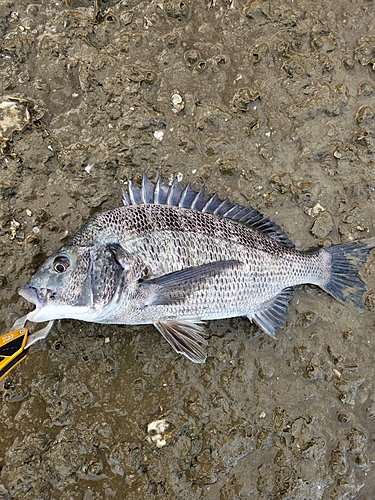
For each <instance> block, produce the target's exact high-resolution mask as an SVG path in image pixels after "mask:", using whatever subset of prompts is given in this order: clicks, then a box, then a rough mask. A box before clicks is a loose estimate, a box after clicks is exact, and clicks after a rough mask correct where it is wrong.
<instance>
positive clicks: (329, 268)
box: [20, 175, 369, 362]
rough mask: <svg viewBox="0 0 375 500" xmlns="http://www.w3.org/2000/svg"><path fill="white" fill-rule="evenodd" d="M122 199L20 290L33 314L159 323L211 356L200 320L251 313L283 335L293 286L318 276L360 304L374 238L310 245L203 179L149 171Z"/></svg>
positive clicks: (183, 343) (179, 342)
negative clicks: (194, 184)
mask: <svg viewBox="0 0 375 500" xmlns="http://www.w3.org/2000/svg"><path fill="white" fill-rule="evenodd" d="M123 200H124V205H125V206H123V207H120V208H116V209H113V210H110V211H108V212H104V213H101V214H97V215H95V216H94V217H93V218H92V219H90V220H89V221H88V222H87V223H86V224H85V225H84V226H83V227H82V228H81V229H80V230H79V231H78V232H77V233H76V234H75V235H74V236H73V237H72V238H71V240H70V241H69V242H68V243H66V244H65V245H63V247H61V248H60V249H59V250H58V251H57V252H56V253H55V254H54V255H53V256H52V257H51V258H50V259H48V261H47V262H46V263H45V264H44V265H43V266H42V267H41V269H40V270H39V271H38V272H37V273H36V274H35V275H34V276H33V278H32V279H31V281H30V283H29V285H28V286H27V287H24V288H23V289H21V290H20V294H21V295H23V296H24V297H25V298H26V299H27V300H29V301H30V302H33V303H34V304H35V305H36V306H37V307H36V309H35V310H34V311H32V312H31V313H29V316H28V318H29V319H30V320H31V321H47V320H53V319H59V318H76V319H81V320H85V321H91V322H96V323H111V324H150V323H151V324H154V325H155V326H156V328H157V329H158V330H159V331H160V332H161V333H162V335H163V336H164V337H165V338H166V340H167V341H168V342H169V343H170V344H171V345H172V347H173V348H174V349H175V350H176V351H177V352H180V353H182V354H184V355H185V356H187V357H188V358H189V359H191V360H192V361H194V362H203V361H204V360H205V358H206V354H205V351H204V347H203V346H204V345H205V340H204V338H203V337H202V336H201V333H202V327H201V324H200V323H201V322H202V321H205V320H212V319H219V318H230V317H236V316H247V317H248V318H249V319H250V320H251V321H254V322H256V323H257V324H258V325H259V326H260V328H261V329H262V330H263V331H264V332H265V333H267V334H269V335H271V336H275V332H276V330H277V329H278V328H280V327H282V326H283V325H284V324H285V321H286V315H287V306H288V303H289V301H290V299H291V297H292V294H293V288H292V287H293V286H296V285H299V284H303V283H311V284H315V285H318V286H320V287H321V288H323V289H324V290H326V291H327V292H328V293H330V294H331V295H333V296H335V297H336V298H337V299H339V300H341V301H343V302H344V301H349V302H352V303H354V304H355V305H356V306H359V307H361V297H362V295H363V293H364V291H365V285H364V283H363V282H362V281H361V279H360V278H359V277H358V269H359V268H360V267H361V265H362V264H363V263H364V262H365V260H366V257H367V255H368V251H369V246H368V245H367V244H365V243H360V242H358V243H348V244H343V245H335V246H332V247H329V248H325V249H320V250H316V251H313V252H309V253H303V252H299V251H297V250H295V249H294V248H293V244H292V243H291V242H290V241H289V239H288V238H287V237H286V235H285V234H284V233H283V232H282V231H281V229H280V227H279V226H277V225H276V224H274V223H273V222H272V221H270V220H269V219H268V218H267V217H264V216H262V215H261V214H260V213H259V212H257V211H256V210H254V209H253V208H251V207H243V206H241V205H235V204H232V203H231V202H230V201H229V200H221V199H220V198H219V197H218V196H217V195H214V196H212V197H210V196H209V195H208V194H207V193H206V191H205V190H204V188H202V189H201V190H200V191H199V192H195V191H193V190H192V189H191V188H190V186H189V185H188V186H187V187H186V188H185V189H182V187H181V185H180V184H179V183H178V182H177V181H176V180H175V181H174V183H173V184H172V185H168V184H166V183H165V182H164V181H163V180H162V179H161V178H159V180H158V182H157V183H156V184H153V183H151V182H150V181H149V180H148V179H147V177H146V176H145V175H144V176H143V184H142V187H137V186H136V185H134V184H133V183H132V182H130V181H129V195H127V194H126V193H124V198H123Z"/></svg>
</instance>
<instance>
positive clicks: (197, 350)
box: [154, 319, 207, 363]
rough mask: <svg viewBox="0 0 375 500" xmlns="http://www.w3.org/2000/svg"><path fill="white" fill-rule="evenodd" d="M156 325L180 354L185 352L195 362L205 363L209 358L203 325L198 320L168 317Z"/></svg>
mask: <svg viewBox="0 0 375 500" xmlns="http://www.w3.org/2000/svg"><path fill="white" fill-rule="evenodd" d="M154 326H155V327H156V328H157V329H158V330H159V332H160V333H161V334H162V335H163V337H164V338H165V340H166V341H167V342H168V343H169V344H170V345H171V346H172V347H173V349H174V350H175V351H176V352H178V353H179V354H183V355H184V356H186V357H187V358H188V359H190V361H193V363H204V362H205V361H206V358H207V354H206V351H205V350H204V348H203V347H202V345H203V346H206V345H207V341H206V340H205V339H204V338H203V337H202V335H201V333H202V332H203V328H202V326H201V325H200V324H199V323H197V322H196V321H188V320H177V319H176V320H175V319H168V320H164V321H157V322H155V323H154Z"/></svg>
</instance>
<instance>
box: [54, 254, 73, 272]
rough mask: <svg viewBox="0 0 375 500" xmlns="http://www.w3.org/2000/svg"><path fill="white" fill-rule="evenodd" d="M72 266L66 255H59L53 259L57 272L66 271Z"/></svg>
mask: <svg viewBox="0 0 375 500" xmlns="http://www.w3.org/2000/svg"><path fill="white" fill-rule="evenodd" d="M69 266H70V261H69V258H68V257H67V256H66V255H58V256H57V257H56V259H55V260H54V261H53V269H54V270H55V271H56V272H57V273H64V272H65V271H66V270H67V269H68V267H69Z"/></svg>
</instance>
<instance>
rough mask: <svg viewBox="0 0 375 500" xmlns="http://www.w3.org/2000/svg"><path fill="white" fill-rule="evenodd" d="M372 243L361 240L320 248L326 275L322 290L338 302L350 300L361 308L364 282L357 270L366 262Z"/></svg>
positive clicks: (364, 289)
mask: <svg viewBox="0 0 375 500" xmlns="http://www.w3.org/2000/svg"><path fill="white" fill-rule="evenodd" d="M371 248H372V245H369V244H367V243H362V242H352V243H344V244H341V245H333V246H332V247H328V248H324V249H322V250H320V252H322V253H323V261H324V267H325V269H324V272H325V274H326V275H328V278H327V279H326V281H325V283H324V284H323V285H322V288H323V290H325V291H326V292H328V293H329V294H330V295H332V296H333V297H335V299H337V300H339V301H340V302H350V303H352V304H353V305H354V306H355V307H358V308H360V309H363V302H362V297H363V294H364V293H365V291H366V284H365V283H364V282H363V281H362V279H361V278H360V277H359V271H360V269H361V267H362V266H363V264H364V263H365V262H366V259H367V257H368V254H369V251H370V250H371Z"/></svg>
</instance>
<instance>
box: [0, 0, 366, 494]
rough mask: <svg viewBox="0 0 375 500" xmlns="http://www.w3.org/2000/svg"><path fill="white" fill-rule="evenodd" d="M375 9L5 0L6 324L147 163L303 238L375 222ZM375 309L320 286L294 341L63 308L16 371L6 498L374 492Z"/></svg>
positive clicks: (231, 327)
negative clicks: (180, 338)
mask: <svg viewBox="0 0 375 500" xmlns="http://www.w3.org/2000/svg"><path fill="white" fill-rule="evenodd" d="M374 18H375V6H374V2H373V1H370V0H358V1H356V2H350V1H346V0H344V1H340V2H327V1H325V2H321V1H318V2H310V1H299V0H298V1H280V0H277V1H273V2H267V1H260V0H259V1H257V0H254V1H250V2H248V3H246V2H239V1H237V0H233V1H229V0H227V1H224V0H208V1H204V2H203V1H188V0H182V1H163V0H160V1H152V2H149V1H147V2H146V1H145V2H142V1H133V0H128V1H126V0H124V1H121V2H116V1H113V0H109V1H108V2H105V3H104V2H98V3H95V4H93V3H92V2H89V1H84V0H83V1H77V0H70V1H69V2H63V1H55V2H50V1H46V0H44V1H40V2H35V3H29V2H28V1H27V0H18V1H8V2H5V1H3V2H1V4H0V29H1V41H0V45H1V53H0V76H1V82H2V92H1V102H0V139H1V174H0V224H1V228H0V239H1V245H0V259H1V260H0V307H1V317H0V328H1V332H6V331H7V330H8V329H9V327H10V326H11V325H12V323H13V321H14V320H15V319H16V318H17V317H19V316H21V315H23V314H25V313H26V312H27V311H29V310H30V309H31V307H30V305H29V304H27V303H26V301H25V300H23V299H22V298H21V297H19V296H18V294H17V290H18V288H19V287H21V286H23V285H24V284H26V283H27V282H28V280H29V278H30V276H31V275H32V274H33V273H34V272H35V271H36V270H37V269H38V267H39V266H40V264H41V263H42V262H43V261H44V259H45V258H46V257H47V256H48V255H49V254H51V253H52V252H53V251H54V250H55V249H56V248H57V247H58V246H60V245H61V243H62V242H63V241H64V240H65V238H66V237H67V236H69V235H72V234H73V233H74V232H75V231H76V230H77V229H78V228H79V227H80V226H81V225H82V223H83V222H84V221H85V220H87V218H88V217H90V216H91V215H93V214H94V213H96V212H98V211H101V210H105V209H110V208H114V207H116V206H119V205H121V189H120V188H121V186H122V185H123V184H124V183H125V182H126V179H127V177H128V176H131V177H133V178H137V176H139V175H140V174H141V172H142V171H145V172H147V174H148V175H149V176H150V177H152V178H155V177H156V175H157V173H159V172H161V173H162V174H163V176H164V177H165V178H166V179H167V180H171V179H172V178H173V177H174V176H175V175H176V174H178V175H179V177H180V178H181V179H182V181H183V182H188V181H190V182H191V183H192V184H193V186H194V187H195V188H199V187H201V185H202V184H203V183H205V184H206V186H207V188H208V190H210V191H211V192H215V191H218V192H219V194H220V195H221V196H224V197H225V196H229V197H230V198H231V200H233V201H235V202H238V203H241V204H251V205H252V206H254V207H255V208H257V209H258V210H260V211H261V212H263V213H265V214H267V215H269V216H270V217H271V218H273V219H274V220H275V221H276V222H277V223H279V224H280V225H281V226H282V228H283V229H284V230H285V232H286V233H287V234H288V235H289V236H290V238H291V239H292V240H293V241H294V242H295V243H296V245H297V247H298V248H300V249H303V250H309V249H312V248H316V247H318V246H320V245H326V244H330V243H338V242H346V241H351V240H356V239H362V238H367V237H371V236H374V223H373V221H374V215H375V214H374V189H375V178H374V166H375V165H374V153H375V135H374V134H375V127H374V112H375V105H374V96H375V81H374V75H375V73H374V68H375V38H374V37H373V35H372V33H373V20H374ZM362 275H363V277H364V279H365V281H366V283H367V286H368V293H367V295H366V296H365V297H364V303H365V308H364V312H363V313H361V314H360V313H359V311H355V310H352V309H349V308H346V307H345V306H343V305H342V304H340V303H338V302H337V301H335V300H334V299H332V298H331V297H330V296H328V295H327V294H325V293H324V292H322V291H320V290H319V289H317V288H314V287H299V289H298V290H297V291H296V293H295V296H294V299H293V300H292V302H291V304H290V307H289V314H288V321H287V324H286V326H285V328H284V329H282V330H281V331H279V332H278V340H277V341H274V340H272V339H270V338H265V336H264V335H262V334H261V332H260V331H259V330H258V328H256V327H255V326H254V325H251V324H250V323H249V322H248V321H247V320H245V319H242V318H240V319H233V320H225V321H224V320H223V321H215V322H210V323H208V324H207V335H208V337H209V347H208V360H207V362H206V364H204V365H194V364H193V363H191V362H189V361H188V360H187V359H185V358H183V357H181V356H178V355H176V354H175V353H174V352H173V351H172V350H171V348H170V347H169V346H168V345H167V344H166V342H165V341H164V340H163V339H162V338H161V336H160V335H159V334H158V333H157V332H156V330H154V329H153V328H151V327H144V326H139V327H125V326H124V327H117V326H113V327H112V326H101V325H93V324H85V323H81V322H78V321H69V320H65V321H58V322H56V324H55V326H54V328H53V330H52V331H51V333H50V334H49V336H48V338H47V339H46V340H45V341H41V342H39V343H37V344H36V345H35V346H33V347H32V348H31V349H30V353H29V356H28V358H27V359H26V361H24V362H22V363H21V364H20V365H19V366H18V367H17V368H16V369H15V370H14V371H12V373H11V374H10V375H9V376H8V377H7V378H6V379H4V380H2V381H1V382H0V397H1V405H0V419H1V425H2V431H1V433H0V467H1V474H0V480H1V485H0V498H1V499H10V498H12V499H23V500H29V499H76V498H77V499H84V500H91V499H123V498H126V499H129V500H133V499H140V498H147V499H156V498H157V499H178V500H182V499H195V498H196V499H198V498H207V499H210V500H217V499H220V500H235V499H236V500H237V499H250V498H251V499H262V500H263V499H313V500H317V499H321V498H322V499H344V498H345V499H349V498H350V499H351V498H356V499H369V498H373V496H374V493H373V492H374V491H375V442H374V441H375V431H374V419H375V369H374V352H375V340H374V312H373V311H374V309H375V291H374V290H375V259H374V256H370V258H369V260H368V262H367V264H366V265H365V266H364V268H363V270H362Z"/></svg>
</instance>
